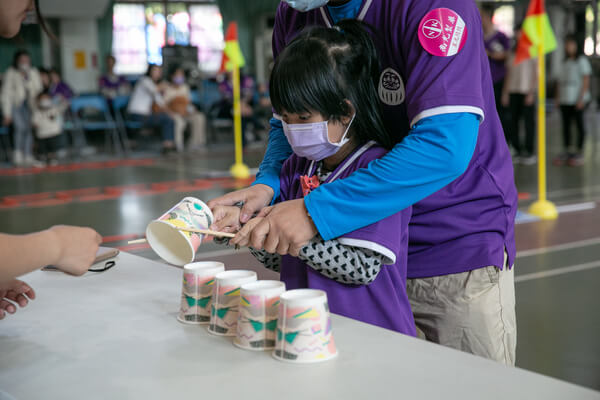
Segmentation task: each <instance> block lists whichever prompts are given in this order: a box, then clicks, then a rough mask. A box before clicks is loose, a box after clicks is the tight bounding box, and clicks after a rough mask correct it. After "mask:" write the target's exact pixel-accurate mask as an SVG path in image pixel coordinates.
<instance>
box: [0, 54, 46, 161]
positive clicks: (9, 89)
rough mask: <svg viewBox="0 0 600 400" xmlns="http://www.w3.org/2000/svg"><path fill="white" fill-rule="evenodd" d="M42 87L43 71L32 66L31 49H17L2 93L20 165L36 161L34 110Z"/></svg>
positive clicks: (7, 72) (6, 74) (14, 158)
mask: <svg viewBox="0 0 600 400" xmlns="http://www.w3.org/2000/svg"><path fill="white" fill-rule="evenodd" d="M41 91H42V81H41V79H40V74H39V72H38V71H37V69H35V68H33V67H32V66H31V57H30V56H29V53H28V52H27V51H26V50H19V51H17V52H16V53H15V56H14V59H13V64H12V66H11V67H9V68H8V70H7V71H6V73H5V74H4V79H3V80H2V89H1V96H0V97H1V99H2V101H1V103H2V115H3V116H4V121H3V123H4V125H6V126H9V125H11V124H12V126H13V133H14V152H13V162H14V164H15V165H17V166H21V165H36V164H37V161H36V160H35V159H34V158H33V132H32V126H31V112H32V109H33V105H34V104H35V99H36V98H37V95H38V94H40V93H41Z"/></svg>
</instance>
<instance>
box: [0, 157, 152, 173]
mask: <svg viewBox="0 0 600 400" xmlns="http://www.w3.org/2000/svg"><path fill="white" fill-rule="evenodd" d="M155 162H156V160H155V159H153V158H141V159H123V160H111V161H94V162H81V163H71V164H64V165H53V166H49V167H45V168H34V167H31V168H22V167H16V168H7V169H0V176H22V175H33V174H40V173H43V172H52V173H54V172H72V171H79V170H82V169H109V168H115V167H120V166H141V167H143V166H151V165H154V164H155Z"/></svg>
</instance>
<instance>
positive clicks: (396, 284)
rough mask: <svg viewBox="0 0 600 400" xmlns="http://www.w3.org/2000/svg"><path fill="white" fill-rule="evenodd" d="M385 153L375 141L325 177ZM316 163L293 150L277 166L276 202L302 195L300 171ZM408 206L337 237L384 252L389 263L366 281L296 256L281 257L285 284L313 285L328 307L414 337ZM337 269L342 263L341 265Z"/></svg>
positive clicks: (306, 171)
mask: <svg viewBox="0 0 600 400" xmlns="http://www.w3.org/2000/svg"><path fill="white" fill-rule="evenodd" d="M386 153H387V150H385V149H384V148H383V147H381V146H379V145H377V144H376V143H375V142H370V143H367V144H366V145H363V146H360V147H359V148H357V149H356V150H355V151H354V152H352V154H350V155H349V156H348V157H347V158H346V160H344V161H343V162H342V163H341V164H340V165H339V166H338V167H337V168H336V169H335V171H333V173H332V174H331V175H330V177H329V178H328V179H327V181H326V182H325V183H323V184H327V182H331V181H333V180H335V179H344V178H345V177H347V176H348V175H350V174H351V173H352V172H354V171H356V170H357V169H359V168H364V167H366V166H367V165H368V164H369V163H370V162H371V161H372V160H375V159H377V158H380V157H382V156H383V155H385V154H386ZM315 169H316V166H315V163H314V162H312V161H310V160H307V159H306V158H301V157H298V156H297V155H295V154H293V155H292V156H291V157H290V158H289V159H288V160H287V161H286V162H285V163H284V164H283V167H282V170H281V175H280V182H281V196H280V198H279V199H278V202H280V201H286V200H294V199H301V198H302V197H303V193H302V186H301V184H300V176H302V175H308V176H313V175H314V174H315ZM409 219H410V207H409V208H408V209H406V210H403V211H400V212H398V213H396V214H394V215H392V216H390V217H388V218H386V219H384V220H381V221H379V222H376V223H374V224H372V225H369V226H366V227H364V228H362V229H359V230H356V231H354V232H350V233H348V234H346V235H344V236H342V237H340V238H337V239H338V240H339V241H340V242H341V243H342V244H345V245H350V246H355V247H362V248H367V249H370V250H374V251H377V252H378V253H381V254H384V255H385V256H386V258H387V260H388V262H389V263H390V264H391V265H383V266H382V268H381V270H380V271H379V274H378V275H377V278H376V279H375V281H373V283H371V284H370V285H346V284H342V283H339V282H336V281H334V280H332V279H329V278H327V277H326V276H324V275H321V274H320V273H318V272H316V271H315V270H314V269H312V268H311V267H309V266H308V265H306V264H305V263H304V262H303V261H301V260H300V259H298V258H296V257H291V256H284V257H283V259H282V265H281V280H282V281H283V282H285V284H286V288H287V289H288V290H291V289H299V288H312V289H321V290H324V291H326V292H327V297H328V299H329V307H330V309H331V311H332V312H334V313H336V314H340V315H344V316H346V317H349V318H353V319H356V320H359V321H362V322H366V323H369V324H373V325H377V326H380V327H383V328H387V329H392V330H395V331H398V332H401V333H404V334H407V335H411V336H415V335H416V331H415V322H414V319H413V315H412V311H411V308H410V303H409V301H408V296H407V294H406V262H407V245H408V221H409ZM340 268H341V266H340Z"/></svg>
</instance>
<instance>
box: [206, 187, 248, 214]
mask: <svg viewBox="0 0 600 400" xmlns="http://www.w3.org/2000/svg"><path fill="white" fill-rule="evenodd" d="M246 196H247V193H246V192H245V190H236V191H235V192H230V193H226V194H224V195H223V196H221V197H217V198H216V199H212V200H210V201H209V202H208V203H207V205H208V207H209V208H210V209H211V210H212V209H213V208H214V207H216V206H233V205H234V204H236V203H239V202H245V201H246Z"/></svg>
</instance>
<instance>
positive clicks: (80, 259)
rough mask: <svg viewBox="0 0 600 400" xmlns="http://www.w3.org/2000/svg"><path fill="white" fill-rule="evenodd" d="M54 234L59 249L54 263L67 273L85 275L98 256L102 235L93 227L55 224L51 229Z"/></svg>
mask: <svg viewBox="0 0 600 400" xmlns="http://www.w3.org/2000/svg"><path fill="white" fill-rule="evenodd" d="M49 231H50V232H52V233H53V234H54V237H55V240H56V245H57V248H58V250H59V252H58V257H57V260H56V261H55V263H54V265H55V266H56V267H57V268H58V269H60V270H61V271H64V272H66V273H69V274H72V275H83V274H85V273H86V272H87V270H88V269H89V267H90V266H91V265H92V262H93V261H94V259H95V258H96V253H97V252H98V247H99V246H100V243H102V237H101V236H100V235H99V234H98V232H96V231H95V230H93V229H91V228H80V227H76V226H63V225H58V226H53V227H52V228H50V229H49Z"/></svg>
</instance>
